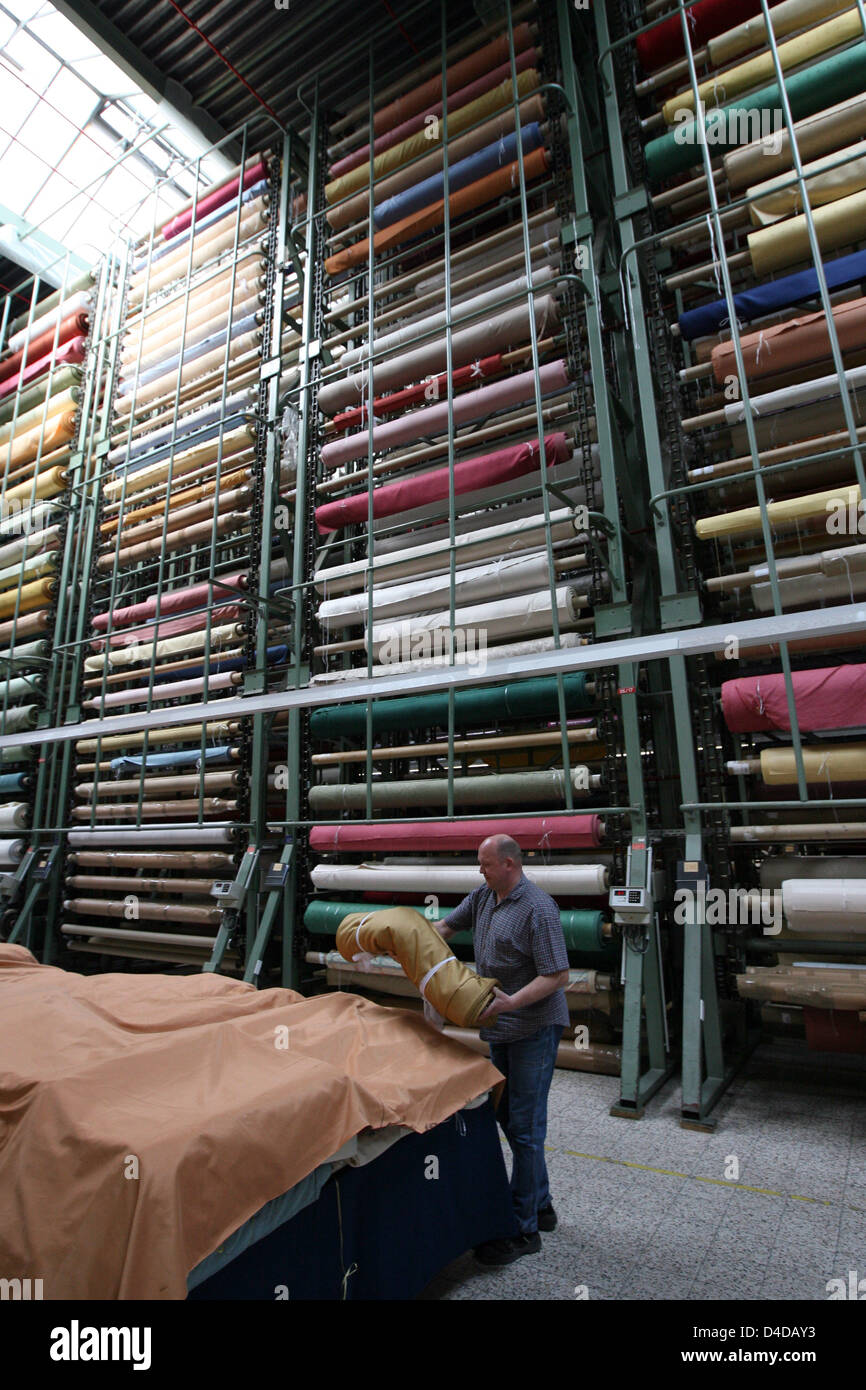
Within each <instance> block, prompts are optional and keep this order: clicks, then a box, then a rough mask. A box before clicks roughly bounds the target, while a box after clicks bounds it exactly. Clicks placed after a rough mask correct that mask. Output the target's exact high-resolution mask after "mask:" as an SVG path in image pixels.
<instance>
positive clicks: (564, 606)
mask: <svg viewBox="0 0 866 1390" xmlns="http://www.w3.org/2000/svg"><path fill="white" fill-rule="evenodd" d="M555 596H556V613H557V617H558V619H559V623H560V626H561V627H573V625H574V624H575V623H576V622H577V621H578V619H579V617H580V607H581V604H580V595H579V594H578V593H577V590H576V589H574V588H573V587H572V586H571V585H570V584H563V585H562V586H561V587H559V588H558V589H556V590H555ZM552 614H553V607H552V604H551V597H550V590H549V589H542V590H539V591H538V592H536V593H532V594H520V595H518V596H517V597H511V598H503V599H498V600H497V601H496V602H495V603H478V604H474V605H472V606H471V607H469V608H458V609H456V610H455V613H454V620H453V622H452V620H451V615H450V614H449V613H448V611H447V609H446V610H442V611H440V612H438V613H416V614H413V616H412V617H411V618H405V619H403V620H402V621H399V622H392V623H374V624H373V633H372V646H373V650H374V652H375V655H376V659H377V661H382V660H384V661H387V660H388V651H386V650H385V649H386V648H389V649H391V648H398V647H399V648H400V649H401V655H400V656H399V657H395V659H396V660H400V661H403V660H414V659H415V654H414V653H410V655H409V656H408V657H407V656H405V655H403V654H402V649H403V648H404V647H405V646H406V645H407V643H408V644H409V645H414V644H416V643H417V644H418V645H419V646H420V645H423V639H424V637H425V635H427V634H430V633H434V632H442V631H443V630H445V631H447V630H449V629H450V630H452V631H453V630H456V629H461V630H464V631H465V630H466V629H467V628H472V629H473V630H475V631H476V632H479V633H482V632H483V634H484V640H485V642H487V643H489V642H491V641H494V642H495V641H496V640H497V639H502V638H505V637H518V636H520V635H521V634H525V635H526V636H529V635H531V634H533V633H546V632H548V631H549V630H550V627H551V623H552ZM364 641H365V644H366V645H367V647H368V649H369V646H370V636H369V632H367V631H365V633H364ZM443 649H444V650H447V648H443ZM383 652H384V655H383ZM419 655H421V656H426V655H427V653H426V652H423V651H422V652H421V653H419Z"/></svg>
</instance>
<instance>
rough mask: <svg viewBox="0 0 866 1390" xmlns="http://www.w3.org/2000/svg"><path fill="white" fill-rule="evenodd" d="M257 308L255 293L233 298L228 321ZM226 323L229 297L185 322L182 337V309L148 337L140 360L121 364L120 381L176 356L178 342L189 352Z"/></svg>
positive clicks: (233, 320)
mask: <svg viewBox="0 0 866 1390" xmlns="http://www.w3.org/2000/svg"><path fill="white" fill-rule="evenodd" d="M260 308H261V305H260V304H259V297H258V295H257V294H256V295H252V296H249V297H248V298H246V299H242V298H238V297H236V298H235V302H234V304H233V305H232V317H231V322H232V323H233V324H235V323H237V322H238V321H239V320H240V319H243V318H246V317H248V316H249V315H250V314H255V313H257V312H258V311H259V309H260ZM228 323H229V305H228V300H226V301H225V302H224V303H222V304H213V305H210V306H208V310H207V312H202V314H201V315H200V316H199V320H198V322H197V323H195V324H190V323H189V322H187V323H186V326H185V331H184V333H183V336H181V330H182V329H184V322H183V312H182V311H181V314H180V316H179V320H178V322H177V323H176V324H172V325H171V326H170V327H169V328H167V329H165V330H164V332H163V333H161V334H160V335H159V337H158V339H156V340H154V341H151V340H150V339H148V340H147V342H146V343H145V346H144V348H143V350H142V354H141V359H140V360H139V358H138V355H137V354H136V356H135V357H133V359H132V361H130V362H126V363H124V365H123V366H122V367H121V369H120V380H121V381H134V380H135V377H136V375H137V374H138V373H140V372H146V371H149V370H150V368H151V367H155V366H157V365H158V363H159V362H161V361H162V360H163V359H164V358H166V357H174V356H176V355H177V354H178V353H179V352H180V349H181V345H182V346H183V348H184V351H185V352H190V351H191V350H192V348H194V347H197V346H198V344H199V343H201V342H203V341H204V339H205V338H209V337H210V336H211V334H213V333H219V332H222V331H224V330H225V329H226V327H227V326H228Z"/></svg>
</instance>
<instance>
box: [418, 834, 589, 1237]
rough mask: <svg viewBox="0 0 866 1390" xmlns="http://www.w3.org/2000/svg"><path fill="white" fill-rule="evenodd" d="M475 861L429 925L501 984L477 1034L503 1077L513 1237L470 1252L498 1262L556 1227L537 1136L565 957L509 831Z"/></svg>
mask: <svg viewBox="0 0 866 1390" xmlns="http://www.w3.org/2000/svg"><path fill="white" fill-rule="evenodd" d="M478 867H479V869H480V870H481V873H482V876H483V878H484V883H483V884H482V885H481V886H480V887H478V888H476V889H474V891H473V892H471V893H470V894H469V896H468V897H466V898H464V899H463V901H462V903H460V904H459V905H458V906H457V907H456V908H455V909H454V911H453V912H452V913H450V914H449V916H448V917H446V918H445V919H444V920H443V921H442V922H440V923H439V931H440V933H441V934H442V936H443V937H444V938H445V939H446V940H447V939H448V938H449V937H450V936H453V934H454V933H455V932H458V931H471V932H472V937H473V943H474V947H475V964H476V967H477V969H478V972H479V974H481V975H493V976H495V977H496V978H497V979H499V980H500V981H501V983H502V985H503V988H502V989H497V990H495V991H494V997H493V1002H492V1003H491V1004H490V1005H489V1006H488V1007H487V1008H486V1009H485V1011H484V1013H483V1014H482V1015H481V1023H482V1025H483V1026H482V1028H481V1037H482V1038H483V1039H484V1040H485V1041H486V1042H488V1043H489V1044H490V1060H491V1061H492V1062H493V1065H494V1066H495V1067H498V1068H499V1070H500V1071H501V1072H502V1074H503V1075H504V1077H505V1090H504V1094H503V1096H502V1100H501V1102H500V1107H499V1122H500V1124H501V1125H502V1128H503V1130H504V1131H505V1136H506V1138H507V1140H508V1143H509V1145H510V1147H511V1152H512V1154H513V1156H514V1167H513V1171H512V1175H511V1195H512V1200H513V1203H514V1215H515V1219H516V1223H517V1228H518V1234H517V1235H516V1236H512V1237H505V1238H503V1239H501V1240H491V1241H487V1242H486V1243H485V1244H484V1245H481V1246H479V1247H478V1249H477V1250H476V1252H475V1255H476V1258H477V1259H478V1260H479V1261H480V1262H481V1263H482V1264H485V1265H507V1264H511V1263H512V1261H513V1260H518V1259H520V1257H521V1256H522V1255H532V1254H535V1253H536V1252H537V1251H539V1250H540V1249H541V1237H540V1236H539V1234H538V1232H539V1229H540V1230H542V1231H552V1230H553V1229H554V1228H555V1226H556V1213H555V1211H554V1210H553V1205H552V1203H551V1200H550V1187H549V1184H548V1178H547V1164H546V1163H545V1160H544V1139H545V1135H546V1133H547V1096H548V1092H549V1090H550V1082H551V1079H552V1077H553V1068H554V1064H555V1062H556V1051H557V1047H558V1046H559V1040H560V1037H561V1036H562V1029H563V1028H564V1027H565V1026H567V1024H568V1006H567V1004H566V1002H565V994H564V993H563V987H564V986H565V985H566V984H567V983H568V954H567V952H566V946H565V938H564V936H563V934H562V923H561V921H560V917H559V908H558V907H557V906H556V903H555V902H554V901H553V899H552V898H551V897H550V895H549V894H548V893H545V892H543V891H542V890H541V889H540V888H537V887H536V885H535V884H534V883H531V882H530V880H529V879H528V878H527V877H526V875H525V874H524V872H523V856H522V854H521V851H520V846H519V845H518V844H517V842H516V841H515V840H512V839H511V837H510V835H491V836H490V838H489V839H487V840H485V841H484V842H483V844H482V845H481V846H480V847H479V850H478Z"/></svg>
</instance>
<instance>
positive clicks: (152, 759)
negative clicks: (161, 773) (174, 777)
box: [111, 743, 231, 774]
mask: <svg viewBox="0 0 866 1390" xmlns="http://www.w3.org/2000/svg"><path fill="white" fill-rule="evenodd" d="M204 757H205V762H206V763H207V765H208V767H210V766H211V765H212V764H216V765H217V766H219V765H220V764H221V763H227V762H230V761H231V760H230V758H229V745H228V744H227V743H225V744H221V745H220V747H218V748H206V749H205V754H204ZM200 765H201V749H200V748H184V749H182V750H181V751H180V752H178V753H148V755H147V757H146V758H142V757H133V756H132V755H127V756H126V757H123V758H112V759H111V770H112V772H117V773H121V774H123V773H127V772H140V771H141V769H142V767H146V768H147V769H148V771H150V769H151V768H156V767H195V768H198V767H200Z"/></svg>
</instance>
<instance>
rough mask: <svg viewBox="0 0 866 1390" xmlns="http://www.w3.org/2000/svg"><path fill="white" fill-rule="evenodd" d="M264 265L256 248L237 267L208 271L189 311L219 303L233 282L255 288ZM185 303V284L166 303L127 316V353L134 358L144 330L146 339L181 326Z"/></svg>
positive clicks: (150, 303) (194, 291)
mask: <svg viewBox="0 0 866 1390" xmlns="http://www.w3.org/2000/svg"><path fill="white" fill-rule="evenodd" d="M263 264H264V262H263V260H262V253H261V251H260V250H259V249H258V247H255V246H253V247H250V248H249V249H248V250H246V251H243V252H241V254H240V255H239V256H238V259H237V261H235V262H234V264H230V265H224V266H217V267H216V268H215V269H214V268H211V269H209V270H208V272H207V274H206V275H205V276H203V277H202V279H200V280H199V281H197V282H196V283H195V284H193V285H192V286H191V287H190V289H189V305H190V308H191V309H192V310H195V311H198V310H199V309H200V308H201V307H202V306H203V305H204V306H206V305H207V303H208V300H209V299H210V298H214V299H216V298H218V297H219V296H220V295H222V294H224V293H225V292H226V291H227V290H228V288H229V286H230V285H231V284H232V281H234V282H235V283H236V284H237V285H243V284H249V285H250V287H252V285H253V283H254V281H255V279H256V277H259V276H260V275H261V271H262V266H263ZM186 302H187V286H186V283H185V282H184V283H182V284H180V285H179V286H178V287H177V288H176V289H173V290H172V291H171V292H170V293H169V294H167V295H166V296H165V297H164V298H163V299H157V300H153V299H151V300H149V301H148V303H147V304H146V305H145V306H144V311H143V312H142V310H141V308H138V309H132V310H131V311H130V313H129V314H128V315H127V319H126V324H125V327H124V337H123V347H124V350H128V351H129V352H130V353H132V355H133V357H134V356H135V353H136V352H137V351H138V337H139V335H140V334H141V332H142V326H143V331H144V336H145V338H146V337H147V336H148V334H149V333H157V332H162V330H163V329H165V328H166V327H168V326H171V325H174V326H176V325H177V324H178V323H179V322H180V319H181V315H182V314H183V306H184V304H185V303H186Z"/></svg>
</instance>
